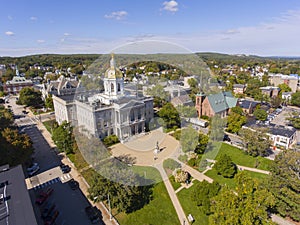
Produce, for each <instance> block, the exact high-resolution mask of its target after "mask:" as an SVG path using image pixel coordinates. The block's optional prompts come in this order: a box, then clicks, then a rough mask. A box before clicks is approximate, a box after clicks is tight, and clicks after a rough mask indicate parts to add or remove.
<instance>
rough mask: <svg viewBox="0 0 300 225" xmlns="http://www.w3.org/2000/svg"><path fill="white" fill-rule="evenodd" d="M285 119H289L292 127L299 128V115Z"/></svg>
mask: <svg viewBox="0 0 300 225" xmlns="http://www.w3.org/2000/svg"><path fill="white" fill-rule="evenodd" d="M287 120H289V121H290V123H291V125H292V126H293V127H294V128H296V129H300V117H296V116H293V117H289V118H287Z"/></svg>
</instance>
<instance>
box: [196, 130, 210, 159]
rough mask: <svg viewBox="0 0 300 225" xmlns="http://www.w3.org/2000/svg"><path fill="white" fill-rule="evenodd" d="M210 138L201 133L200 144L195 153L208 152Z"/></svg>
mask: <svg viewBox="0 0 300 225" xmlns="http://www.w3.org/2000/svg"><path fill="white" fill-rule="evenodd" d="M208 141H209V137H208V135H206V134H203V133H202V132H200V133H199V136H198V144H197V146H196V149H195V153H197V154H203V153H204V152H205V150H206V147H207V145H208Z"/></svg>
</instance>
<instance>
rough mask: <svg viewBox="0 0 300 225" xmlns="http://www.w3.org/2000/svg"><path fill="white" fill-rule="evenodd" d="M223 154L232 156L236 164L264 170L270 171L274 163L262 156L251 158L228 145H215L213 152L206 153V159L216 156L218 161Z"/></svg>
mask: <svg viewBox="0 0 300 225" xmlns="http://www.w3.org/2000/svg"><path fill="white" fill-rule="evenodd" d="M222 154H226V155H228V156H230V157H231V159H232V161H233V162H234V163H235V164H238V165H241V166H247V167H253V168H258V169H262V170H269V166H270V165H271V164H272V162H273V161H272V160H269V159H266V158H263V157H260V156H258V157H253V156H250V155H248V154H247V153H246V152H244V151H243V150H241V149H239V148H237V147H234V146H231V145H229V144H226V143H221V144H219V143H217V144H214V145H213V148H212V150H211V151H209V152H207V153H205V154H204V157H206V158H210V159H214V157H215V155H216V157H215V159H216V160H218V159H219V158H220V156H221V155H222Z"/></svg>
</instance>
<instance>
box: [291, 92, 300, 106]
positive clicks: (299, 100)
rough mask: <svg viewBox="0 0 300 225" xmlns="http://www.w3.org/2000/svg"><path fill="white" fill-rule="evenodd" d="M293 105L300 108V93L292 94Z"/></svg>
mask: <svg viewBox="0 0 300 225" xmlns="http://www.w3.org/2000/svg"><path fill="white" fill-rule="evenodd" d="M291 103H292V105H295V106H298V107H300V91H297V92H296V93H294V94H292V99H291Z"/></svg>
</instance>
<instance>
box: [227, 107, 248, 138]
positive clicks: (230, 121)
mask: <svg viewBox="0 0 300 225" xmlns="http://www.w3.org/2000/svg"><path fill="white" fill-rule="evenodd" d="M246 122H247V117H246V116H244V115H241V114H239V113H236V112H234V111H231V112H230V113H229V115H228V117H227V128H226V131H228V132H230V133H238V132H239V131H240V129H241V128H242V126H243V125H244V124H245V123H246Z"/></svg>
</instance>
